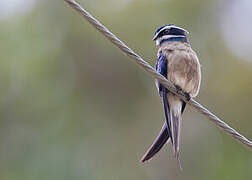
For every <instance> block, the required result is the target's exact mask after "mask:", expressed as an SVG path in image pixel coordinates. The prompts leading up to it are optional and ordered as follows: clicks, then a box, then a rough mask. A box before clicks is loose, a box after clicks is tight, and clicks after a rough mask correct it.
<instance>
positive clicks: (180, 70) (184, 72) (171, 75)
mask: <svg viewBox="0 0 252 180" xmlns="http://www.w3.org/2000/svg"><path fill="white" fill-rule="evenodd" d="M184 65H185V64H184ZM189 69H190V67H188V66H183V63H180V64H173V65H171V66H170V67H168V73H167V79H168V80H170V81H171V82H172V83H173V84H174V85H176V86H179V87H180V88H181V89H182V90H183V91H184V92H186V93H189V94H191V92H193V91H194V90H195V80H194V79H195V78H194V77H193V76H191V75H190V74H188V73H190V70H189Z"/></svg>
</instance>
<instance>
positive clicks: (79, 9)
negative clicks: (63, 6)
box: [64, 0, 252, 150]
mask: <svg viewBox="0 0 252 180" xmlns="http://www.w3.org/2000/svg"><path fill="white" fill-rule="evenodd" d="M64 1H65V2H66V3H68V4H69V5H70V6H71V7H72V8H73V9H75V10H76V11H77V12H78V13H79V14H80V15H82V16H83V17H84V18H85V19H86V20H87V21H88V22H89V23H90V24H92V25H93V27H94V28H96V29H97V30H98V31H100V33H101V34H103V35H104V36H105V37H106V38H107V39H108V40H109V41H111V42H112V43H113V44H114V45H115V46H117V47H118V48H119V49H120V50H122V51H123V52H124V54H125V55H127V56H129V57H130V58H131V59H132V60H134V61H135V62H136V63H137V64H138V65H140V66H141V67H142V68H143V69H144V70H145V71H147V72H148V73H150V74H151V75H152V76H153V77H154V78H155V79H157V80H158V81H159V82H160V83H161V84H163V85H164V86H165V87H166V88H167V89H169V91H171V92H173V93H174V94H176V95H177V96H178V97H179V98H181V99H183V100H184V101H185V102H187V104H189V105H190V106H192V107H194V109H196V110H197V111H198V112H200V113H201V114H203V115H205V116H206V117H207V118H208V119H209V120H210V121H212V122H213V123H215V124H216V125H217V126H218V127H219V128H221V129H222V130H223V131H225V132H226V133H227V134H228V135H231V136H232V137H234V138H235V139H236V140H237V141H239V142H241V143H243V144H244V145H246V146H247V147H248V148H249V149H250V150H252V142H251V141H250V140H248V139H247V138H246V137H244V136H243V135H241V134H240V133H238V132H237V131H236V130H235V129H233V128H232V127H230V126H229V125H228V124H226V123H225V122H223V121H222V120H221V119H220V118H218V117H217V116H216V115H214V114H213V113H211V112H210V111H209V110H207V109H206V108H205V107H204V106H202V105H201V104H199V103H198V102H197V101H195V100H194V99H190V100H189V101H188V100H187V98H186V95H185V94H184V93H183V92H181V91H177V90H176V88H175V87H174V85H173V84H172V83H171V82H170V81H168V80H167V79H166V78H165V77H163V76H162V75H160V74H159V73H158V72H157V71H156V70H155V69H154V68H153V67H152V66H151V65H150V64H149V63H147V62H146V61H144V60H143V58H141V57H140V56H139V55H138V54H136V53H135V52H134V51H133V50H132V49H130V48H129V47H128V46H126V45H125V44H124V43H123V42H122V41H121V40H120V39H118V38H117V37H116V36H115V35H114V34H113V33H112V32H110V31H109V30H108V29H107V28H106V27H105V26H103V25H102V24H101V23H100V22H99V21H98V20H96V19H95V18H94V17H93V16H92V15H91V14H89V12H87V11H86V10H85V9H83V8H82V7H81V6H80V5H79V4H78V3H76V2H75V1H74V0H64Z"/></svg>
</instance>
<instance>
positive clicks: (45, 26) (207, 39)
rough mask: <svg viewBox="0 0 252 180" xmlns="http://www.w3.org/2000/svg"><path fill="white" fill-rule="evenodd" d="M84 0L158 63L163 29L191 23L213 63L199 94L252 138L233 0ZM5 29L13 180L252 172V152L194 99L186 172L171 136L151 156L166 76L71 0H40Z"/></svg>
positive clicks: (2, 160) (244, 178) (8, 177)
mask: <svg viewBox="0 0 252 180" xmlns="http://www.w3.org/2000/svg"><path fill="white" fill-rule="evenodd" d="M79 2H80V3H81V4H82V5H83V6H84V7H85V8H86V9H87V10H88V11H90V12H91V13H92V14H93V15H94V16H95V17H97V19H99V20H100V21H101V22H102V23H103V24H104V25H106V26H107V27H108V28H109V29H110V30H111V31H112V32H114V33H115V34H116V35H117V36H118V37H120V38H121V39H122V40H123V41H124V42H126V44H127V45H129V46H130V47H131V48H132V49H134V50H135V51H136V52H137V53H139V54H140V55H141V56H143V57H144V58H145V59H146V60H148V62H149V63H151V64H152V65H154V63H155V61H156V47H155V43H154V42H152V41H151V39H152V35H153V32H154V30H155V29H156V28H157V27H159V26H161V25H163V24H168V23H175V24H177V25H180V26H182V27H184V28H186V29H188V30H189V31H190V32H191V34H190V41H191V44H192V46H193V49H194V50H195V51H196V52H197V53H198V56H199V59H200V62H201V64H202V75H203V76H202V86H201V91H200V94H199V97H198V98H197V100H198V101H199V102H200V103H202V104H203V105H205V106H206V107H207V108H209V109H210V110H211V111H213V112H214V113H215V114H216V115H218V116H219V117H221V118H223V119H224V120H225V122H227V123H228V124H230V125H231V126H232V127H234V128H235V129H237V130H238V131H239V132H241V133H242V134H243V135H245V136H247V137H248V138H250V139H252V130H251V126H252V121H251V117H252V111H251V100H252V94H251V92H252V78H251V77H252V64H251V63H250V62H246V61H242V60H241V59H240V58H239V57H236V56H234V55H233V53H232V52H231V50H230V49H228V48H227V47H226V44H225V42H224V40H223V37H222V34H221V32H220V27H219V19H220V16H221V12H222V11H224V10H225V6H226V5H227V4H228V3H229V1H216V0H214V1H207V0H190V1H189V0H188V1H181V0H180V1H175V0H169V1H161V0H159V1H154V0H153V1H144V0H134V1H133V0H132V1H129V2H127V1H126V0H125V1H121V2H120V1H116V0H106V1H98V0H87V1H84V0H79ZM231 18H232V17H231ZM0 27H1V28H0V50H1V52H0V60H1V61H0V82H1V86H0V179H1V180H15V179H19V180H35V179H36V180H44V179H47V180H49V179H53V180H57V179H59V180H62V179H74V180H75V179H76V180H78V179H87V180H92V179H94V180H106V179H108V180H111V179H120V180H124V179H125V180H128V179H138V180H139V179H145V180H151V179H155V180H157V179H160V180H161V179H172V180H176V179H187V180H189V179H191V180H202V179H204V180H212V179H215V180H217V179H220V180H225V179H228V180H237V179H239V180H249V179H251V178H252V171H251V170H252V154H251V152H250V151H249V150H248V149H247V148H246V147H245V146H243V145H241V144H239V143H238V142H236V141H235V140H234V139H233V138H232V137H230V136H227V135H226V134H225V133H223V132H222V131H220V130H219V129H218V128H216V126H215V125H213V124H212V123H211V122H210V121H208V120H207V119H206V118H205V117H204V116H202V115H200V114H199V113H197V112H195V111H194V110H192V109H191V108H190V107H189V106H188V107H187V108H186V112H185V114H184V115H183V127H182V137H181V138H182V140H181V160H182V164H183V168H184V170H183V172H180V171H179V168H178V165H177V164H176V161H175V158H174V157H173V155H172V151H171V146H170V144H167V145H166V146H165V147H164V148H163V149H162V151H161V152H160V153H158V155H157V156H155V157H154V158H153V159H152V161H150V162H148V163H145V164H141V163H140V162H139V160H140V159H141V156H142V155H143V154H144V153H145V150H146V149H147V148H148V146H149V145H150V144H151V143H152V141H153V140H154V138H155V136H156V135H157V133H158V132H159V130H160V128H161V126H162V124H163V121H164V119H163V111H162V105H161V102H160V99H159V96H158V93H157V92H156V88H155V85H154V80H153V79H152V77H150V76H149V75H148V74H147V73H145V72H144V71H143V70H142V69H140V68H139V67H138V66H136V65H135V64H134V63H133V62H131V61H129V59H128V58H127V57H125V56H124V55H123V54H122V53H121V52H120V51H119V50H118V49H117V48H115V47H114V46H112V45H111V43H110V42H108V41H107V40H106V39H105V38H104V37H103V36H102V35H101V34H99V33H98V32H97V31H96V30H94V29H93V27H91V26H90V25H89V24H88V23H87V22H86V21H84V20H83V19H82V18H81V17H80V16H79V15H78V14H76V12H74V11H73V10H72V9H71V8H69V7H68V6H67V5H66V4H65V3H64V2H63V0H62V1H50V0H44V1H37V3H36V4H35V6H34V7H33V9H32V10H31V11H29V12H28V13H26V14H25V15H22V16H18V15H17V16H14V17H11V18H8V19H5V20H0ZM118 80H120V81H119V82H118Z"/></svg>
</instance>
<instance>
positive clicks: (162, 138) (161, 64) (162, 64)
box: [142, 53, 173, 162]
mask: <svg viewBox="0 0 252 180" xmlns="http://www.w3.org/2000/svg"><path fill="white" fill-rule="evenodd" d="M156 70H157V71H158V72H159V73H160V74H161V75H163V76H164V77H165V78H166V77H167V60H166V57H165V56H164V55H163V54H162V53H160V54H159V57H158V60H157V63H156ZM157 86H158V91H159V94H160V96H161V97H162V101H163V106H164V114H165V120H166V123H165V124H164V125H163V127H162V129H161V131H160V133H159V135H158V136H157V138H156V139H155V140H154V142H153V144H152V145H151V147H150V148H149V149H148V150H147V152H146V153H145V155H144V156H143V158H142V162H144V161H147V160H149V159H151V158H152V157H153V156H154V155H155V154H156V153H158V152H159V151H160V149H161V148H162V147H163V146H164V144H165V143H166V142H167V141H168V139H169V137H171V129H170V127H171V122H170V115H169V113H170V109H169V104H168V101H167V97H166V94H167V89H166V88H165V87H164V86H163V85H162V84H160V83H159V82H157ZM171 140H172V138H171ZM172 143H173V142H172Z"/></svg>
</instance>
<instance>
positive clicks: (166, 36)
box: [156, 35, 185, 46]
mask: <svg viewBox="0 0 252 180" xmlns="http://www.w3.org/2000/svg"><path fill="white" fill-rule="evenodd" d="M174 37H185V36H183V35H165V36H162V37H160V38H158V39H157V40H156V45H157V46H159V45H160V42H161V41H162V40H164V39H170V38H174Z"/></svg>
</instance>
